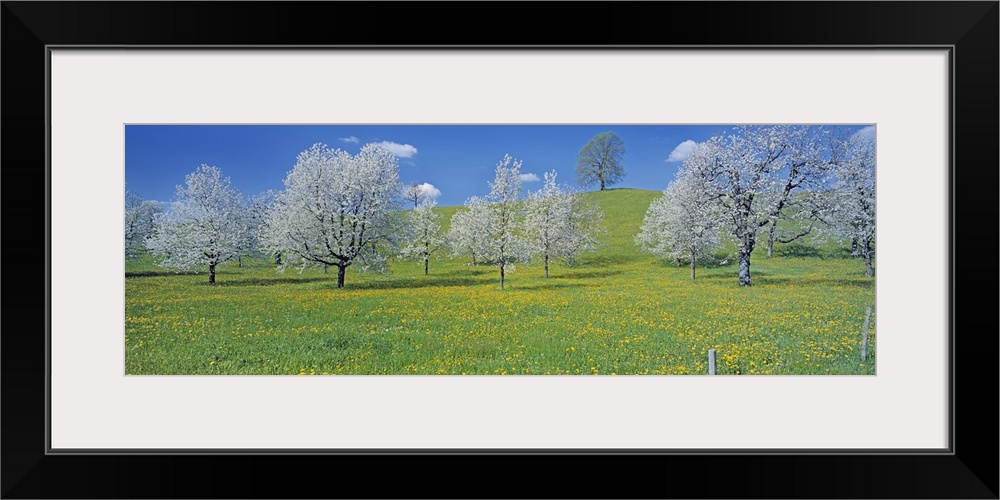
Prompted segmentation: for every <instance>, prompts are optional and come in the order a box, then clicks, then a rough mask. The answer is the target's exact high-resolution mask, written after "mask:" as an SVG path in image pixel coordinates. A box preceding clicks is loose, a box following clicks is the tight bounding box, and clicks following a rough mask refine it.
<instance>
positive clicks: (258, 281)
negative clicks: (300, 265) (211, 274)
mask: <svg viewBox="0 0 1000 500" xmlns="http://www.w3.org/2000/svg"><path fill="white" fill-rule="evenodd" d="M215 279H216V281H215V284H214V285H212V284H211V283H208V282H207V281H206V282H205V283H203V284H204V285H206V286H275V285H297V284H305V283H315V282H317V281H331V279H330V278H248V279H240V280H225V279H220V278H218V277H216V278H215ZM332 280H333V282H334V283H335V284H336V281H337V278H336V277H334V278H333V279H332Z"/></svg>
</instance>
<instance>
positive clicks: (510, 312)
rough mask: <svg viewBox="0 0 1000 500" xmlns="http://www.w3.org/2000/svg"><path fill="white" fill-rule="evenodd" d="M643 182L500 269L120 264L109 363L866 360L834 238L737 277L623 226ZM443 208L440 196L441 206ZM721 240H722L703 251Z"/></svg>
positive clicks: (827, 365) (865, 295)
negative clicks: (562, 244) (672, 254)
mask: <svg viewBox="0 0 1000 500" xmlns="http://www.w3.org/2000/svg"><path fill="white" fill-rule="evenodd" d="M659 195H660V193H659V192H657V191H640V190H630V189H613V190H609V191H604V192H593V193H588V194H587V196H592V197H594V198H595V199H596V200H597V201H598V202H599V203H600V205H601V208H602V209H603V211H604V214H605V217H604V226H605V231H604V233H603V234H602V235H601V239H602V241H603V246H602V247H601V248H600V249H599V250H598V251H597V252H594V253H589V254H584V255H583V256H582V257H581V258H580V259H579V263H578V264H577V265H576V266H574V267H569V268H568V267H565V266H563V265H561V264H558V263H556V264H552V265H551V266H550V277H549V278H547V279H546V278H544V277H543V270H542V266H541V265H540V264H536V265H529V266H523V265H518V266H517V268H516V270H515V271H514V272H512V273H510V274H508V275H507V280H506V290H503V291H501V290H500V289H499V270H498V269H497V268H495V267H492V266H488V265H483V264H480V265H478V266H472V265H470V263H469V260H468V259H462V258H454V259H452V258H449V257H448V256H447V255H442V256H441V258H440V259H437V260H432V261H431V262H430V274H429V275H426V276H425V275H424V274H423V265H422V263H421V262H416V261H393V262H392V263H391V272H390V273H389V274H385V275H378V274H362V273H358V272H357V270H356V269H355V268H353V267H351V268H348V271H347V277H346V287H345V288H344V289H337V286H336V269H331V270H330V273H329V274H324V273H323V271H322V270H321V269H310V270H307V271H305V272H302V273H299V272H298V271H297V270H293V269H289V270H287V271H285V272H284V273H278V272H276V270H275V268H274V266H273V265H272V263H271V262H269V261H268V260H266V259H244V261H243V266H242V267H240V266H238V265H237V263H235V262H233V263H227V264H225V265H223V266H220V268H219V271H218V276H217V281H218V282H217V283H216V284H214V285H210V284H208V282H207V281H208V280H207V275H206V273H207V269H205V270H202V271H201V273H200V274H193V273H191V274H176V273H173V272H171V271H169V270H165V269H162V268H159V267H157V266H156V265H155V262H154V260H153V259H152V258H151V257H149V256H143V257H140V258H136V259H128V260H127V261H126V268H125V318H124V321H125V339H124V349H125V370H126V373H127V374H130V375H167V374H184V375H190V374H229V375H235V374H254V375H264V374H266V375H303V374H304V375H334V374H335V375H373V374H394V375H400V374H428V375H431V374H449V375H458V374H469V375H473V374H475V375H543V374H574V375H575V374H585V375H590V374H597V375H635V374H650V375H674V374H704V373H706V372H707V351H708V350H709V349H716V351H717V356H718V373H719V374H720V375H746V374H754V375H756V374H782V375H801V374H820V375H827V374H831V375H833V374H838V375H840V374H844V375H872V374H874V373H875V360H876V356H875V353H876V349H875V347H876V346H875V344H876V342H875V341H876V331H875V321H874V320H875V314H874V307H873V313H872V321H871V328H870V331H869V341H868V342H869V344H868V360H867V361H866V362H861V360H860V355H859V350H860V346H861V336H862V329H863V325H864V319H865V308H866V307H869V306H874V302H875V279H874V278H866V277H865V276H864V264H863V262H862V261H860V260H858V259H853V258H849V256H847V255H846V253H847V252H846V250H845V249H843V248H839V247H837V246H836V245H832V244H825V245H817V246H809V245H807V244H801V243H800V244H797V245H784V246H782V245H777V246H776V247H775V256H774V257H773V258H771V259H767V258H766V245H765V244H760V245H758V248H757V249H756V250H755V251H754V255H753V260H752V267H751V273H752V277H753V280H754V286H752V287H740V286H738V283H737V274H736V265H735V262H734V261H735V259H732V258H730V259H729V263H728V265H722V266H699V267H698V270H697V279H695V280H694V281H692V280H691V279H690V277H689V273H690V270H689V268H688V267H687V265H682V266H680V267H677V266H675V265H674V264H672V263H668V262H663V261H662V260H660V259H658V258H656V257H654V256H652V255H649V254H645V253H642V252H641V251H640V250H639V248H638V247H637V246H636V245H635V243H634V241H633V238H634V236H635V234H636V233H637V232H638V230H639V226H640V224H641V223H642V218H643V215H644V214H645V211H646V208H647V207H648V206H649V203H650V202H651V201H652V200H653V199H654V198H656V197H658V196H659ZM455 210H456V207H445V208H442V209H440V212H441V213H442V217H441V220H442V222H443V223H444V224H445V225H447V219H448V218H449V217H450V216H451V214H452V213H454V211H455ZM727 252H732V246H731V245H730V246H729V247H728V248H724V249H723V250H721V251H720V256H721V255H724V254H726V253H727Z"/></svg>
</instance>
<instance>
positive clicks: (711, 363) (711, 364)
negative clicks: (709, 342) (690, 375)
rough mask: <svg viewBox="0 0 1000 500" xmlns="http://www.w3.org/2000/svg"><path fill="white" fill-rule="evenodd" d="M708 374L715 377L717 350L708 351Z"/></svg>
mask: <svg viewBox="0 0 1000 500" xmlns="http://www.w3.org/2000/svg"><path fill="white" fill-rule="evenodd" d="M708 374H709V375H715V349H709V350H708Z"/></svg>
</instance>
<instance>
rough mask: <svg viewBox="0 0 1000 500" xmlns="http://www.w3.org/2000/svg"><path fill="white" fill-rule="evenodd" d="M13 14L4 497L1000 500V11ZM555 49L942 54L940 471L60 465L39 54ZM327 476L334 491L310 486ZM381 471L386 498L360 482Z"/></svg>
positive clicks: (612, 459) (324, 483)
mask: <svg viewBox="0 0 1000 500" xmlns="http://www.w3.org/2000/svg"><path fill="white" fill-rule="evenodd" d="M2 4H3V6H2V11H0V12H2V14H0V16H2V17H0V22H2V25H0V30H2V37H3V44H2V46H0V47H2V49H0V50H2V52H0V61H2V68H3V72H2V74H3V87H2V96H3V104H4V105H3V107H2V120H3V132H2V133H3V143H4V146H5V147H3V148H2V150H0V159H2V165H3V167H4V170H5V173H6V177H7V183H6V186H7V187H8V189H7V193H6V194H7V195H8V196H7V197H6V200H7V201H6V203H5V205H6V208H7V211H6V214H7V217H5V222H7V224H6V229H7V231H6V233H7V234H8V236H9V237H11V238H10V239H8V244H7V245H5V246H4V247H3V254H4V260H5V261H6V262H7V263H8V269H7V271H8V273H7V276H8V286H9V288H8V293H7V294H5V297H4V299H5V305H6V310H7V311H8V314H7V315H5V319H6V323H7V324H6V326H7V328H6V329H4V331H3V334H2V336H0V342H2V349H0V356H2V365H0V366H2V375H3V377H2V379H0V384H2V398H3V399H2V403H3V404H2V406H0V408H2V410H0V411H2V430H3V439H2V441H0V445H2V452H3V461H2V485H0V486H2V496H3V497H4V498H90V497H104V498H110V497H127V498H210V497H228V498H265V497H269V498H295V497H358V498H360V497H383V498H387V497H401V498H411V497H413V498H415V497H427V496H431V497H442V498H443V497H494V498H495V497H511V498H516V497H536V498H543V497H580V498H594V497H605V498H636V497H653V498H655V497H688V498H709V497H711V498H764V497H768V498H789V497H796V498H861V497H865V498H890V497H893V498H895V497H900V498H923V497H934V498H998V446H997V443H998V440H997V426H996V425H995V423H996V422H997V421H998V404H997V399H996V394H997V391H996V386H995V385H994V384H996V381H997V368H998V361H997V357H996V356H995V353H996V352H997V335H996V332H997V331H998V328H997V326H998V325H997V316H996V314H995V312H994V310H992V308H990V307H985V308H983V307H980V306H978V305H977V304H979V303H980V302H983V301H980V300H979V299H980V298H984V299H985V302H986V303H987V304H990V303H996V302H995V298H996V297H997V295H996V294H997V287H996V286H995V282H994V281H992V279H994V277H996V276H997V275H998V274H997V260H996V259H994V258H993V254H992V253H991V251H992V250H993V249H994V248H995V247H994V246H993V245H994V244H995V242H996V241H998V238H997V232H996V231H997V224H996V222H997V220H996V219H997V207H998V205H1000V204H998V193H997V186H998V184H997V173H998V170H1000V168H998V165H1000V159H998V149H1000V148H998V137H1000V130H998V95H1000V84H998V66H1000V57H998V45H1000V43H998V42H1000V36H998V24H1000V22H998V21H1000V3H998V2H996V1H990V2H774V3H767V2H765V3H751V2H735V3H726V2H692V3H688V2H656V3H653V2H642V3H628V2H615V3H596V2H595V3H589V2H584V3H557V4H553V6H554V7H555V8H554V9H543V8H542V7H541V6H540V5H539V4H537V3H531V4H528V3H487V2H483V3H476V4H471V3H469V4H465V3H422V2H421V3H418V2H404V3H393V4H390V3H381V2H376V3H336V4H326V3H319V2H303V3H298V2H283V3H270V2H217V3H213V2H209V3H202V2H176V3H173V2H136V3H130V2H106V3H102V2H2ZM568 9H572V10H573V16H572V17H571V16H567V15H564V13H565V11H566V10H568ZM456 16H457V17H456ZM456 18H462V19H465V20H466V22H462V23H456V22H453V21H452V19H456ZM570 19H572V21H571V20H570ZM417 20H419V22H418V21H417ZM553 39H554V40H556V41H557V45H560V46H566V45H572V46H587V47H598V48H608V49H609V50H613V49H614V47H615V46H634V47H640V46H642V47H651V48H656V47H665V46H685V47H707V48H711V47H718V46H727V47H735V46H742V47H773V46H781V47H797V48H803V49H809V48H811V47H820V46H825V47H831V46H837V47H928V46H936V47H937V46H947V47H951V49H950V50H951V60H952V65H951V67H952V98H953V109H952V113H951V116H952V118H951V120H952V122H951V124H950V125H951V127H950V128H951V130H952V132H953V138H954V141H953V150H952V153H953V156H952V167H951V177H950V179H951V186H950V187H951V202H952V203H951V213H950V214H949V217H950V221H951V223H950V232H951V239H952V241H951V248H950V259H951V273H952V274H951V277H950V282H951V285H952V290H951V293H950V309H951V311H952V314H951V316H952V320H953V321H952V323H953V324H952V332H951V339H952V342H951V350H952V352H951V354H952V357H953V367H954V370H953V373H952V374H951V376H952V379H951V386H952V391H951V399H952V416H951V422H952V426H951V436H952V439H951V443H952V446H951V449H950V452H949V453H936V454H866V453H843V454H826V453H817V454H811V453H792V454H772V453H760V454H714V453H702V454H687V455H671V454H664V455H660V454H630V453H627V452H624V453H614V454H598V455H591V454H559V455H558V456H553V455H550V454H543V453H527V452H519V453H509V454H499V453H461V454H445V453H432V452H424V453H418V454H406V453H391V454H381V453H375V452H372V453H367V454H359V455H321V454H202V453H184V454H142V453H131V454H129V453H122V454H89V455H88V454H83V455H53V454H49V453H47V441H46V416H47V413H48V406H47V405H48V401H47V400H46V394H47V391H46V380H47V379H46V373H47V370H48V366H47V363H46V360H47V359H48V358H47V347H48V346H47V332H48V324H49V317H48V314H49V311H48V291H47V283H48V265H46V266H45V272H46V275H45V279H44V280H43V279H41V278H42V276H41V275H42V271H41V269H42V266H41V262H42V261H41V259H42V255H41V250H40V249H41V248H42V245H41V244H40V243H41V242H43V241H44V242H45V243H46V244H45V246H44V248H45V249H46V254H45V256H46V257H48V254H49V250H48V249H49V229H48V208H49V200H48V189H47V186H48V176H47V172H48V166H47V156H46V152H47V131H46V117H47V114H48V109H47V100H46V95H47V77H48V72H47V69H48V68H47V66H46V61H47V47H48V46H53V45H59V46H77V47H104V46H122V45H125V46H136V47H138V46H171V47H176V46H200V47H206V46H216V47H254V46H256V47H259V46H298V47H302V46H317V47H324V46H344V45H358V46H380V45H391V46H408V45H414V44H419V45H423V46H452V45H455V44H460V46H463V47H481V46H496V45H503V46H517V45H531V46H543V45H545V46H551V45H552V44H551V42H550V41H549V40H553ZM567 41H569V42H567ZM609 44H613V45H609ZM29 186H34V188H32V187H29ZM40 186H45V187H46V189H45V195H44V196H42V189H40V188H39V187H40ZM959 191H961V194H962V196H961V197H959V196H958V193H959ZM959 228H961V229H962V230H961V231H958V229H959ZM959 243H961V244H959ZM984 249H986V250H984ZM914 251H919V248H918V247H917V248H915V249H914ZM984 253H986V254H987V255H983V254H984ZM47 261H48V259H47V258H46V263H47ZM12 273H13V274H12ZM983 276H988V278H987V279H985V280H984V279H983ZM960 291H961V293H959V292H960ZM959 296H961V297H965V302H959V301H958V298H959ZM973 297H974V299H973ZM991 301H992V302H991ZM983 422H985V424H983ZM554 464H566V465H568V467H569V469H570V470H573V471H574V472H573V474H572V475H571V476H567V475H565V474H564V473H562V472H561V470H562V468H561V467H560V468H557V467H555V465H554ZM316 465H319V466H320V467H321V468H326V469H328V470H330V471H331V472H330V474H329V475H316V474H314V473H311V472H309V471H311V470H313V469H315V467H316ZM373 469H376V470H379V471H381V472H380V474H383V475H384V478H385V479H384V480H383V481H379V482H375V483H372V482H368V481H361V480H360V478H361V477H364V475H363V474H362V473H364V472H367V471H371V470H373ZM467 485H471V486H467Z"/></svg>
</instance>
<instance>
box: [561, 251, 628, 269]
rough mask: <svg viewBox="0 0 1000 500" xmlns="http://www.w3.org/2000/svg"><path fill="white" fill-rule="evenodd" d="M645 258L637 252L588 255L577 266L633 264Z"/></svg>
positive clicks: (581, 258)
mask: <svg viewBox="0 0 1000 500" xmlns="http://www.w3.org/2000/svg"><path fill="white" fill-rule="evenodd" d="M643 258H645V257H644V256H642V255H639V254H635V253H628V254H610V255H609V254H605V255H587V256H583V257H580V259H579V261H578V262H579V264H578V265H577V266H575V267H584V266H586V267H591V266H594V267H601V266H612V265H624V264H631V263H633V262H638V261H639V260H640V259H643Z"/></svg>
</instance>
